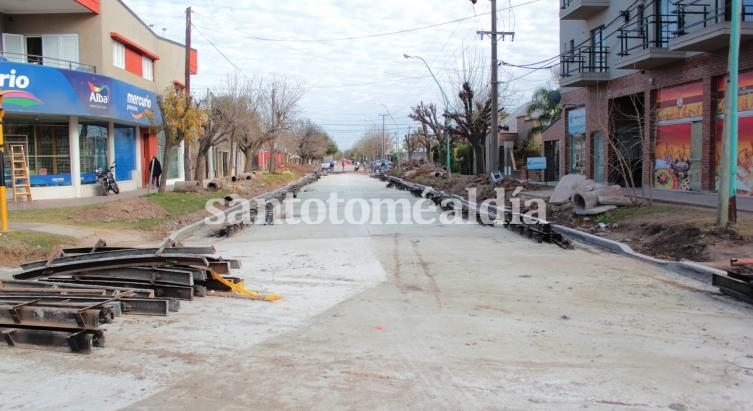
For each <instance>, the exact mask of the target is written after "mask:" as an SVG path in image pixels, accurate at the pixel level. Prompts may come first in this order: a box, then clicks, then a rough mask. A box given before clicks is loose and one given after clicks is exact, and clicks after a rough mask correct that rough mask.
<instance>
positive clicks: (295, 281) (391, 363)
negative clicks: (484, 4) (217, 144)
mask: <svg viewBox="0 0 753 411" xmlns="http://www.w3.org/2000/svg"><path fill="white" fill-rule="evenodd" d="M332 193H337V194H338V195H339V196H340V198H344V199H345V200H346V201H347V200H348V199H353V198H361V199H364V200H366V201H369V200H371V199H395V200H398V199H408V200H409V201H411V202H414V201H419V199H417V198H415V197H413V196H411V195H410V193H408V192H405V191H398V190H395V189H391V188H387V187H386V184H385V183H384V182H381V181H379V180H376V179H372V178H369V177H367V176H364V175H354V174H341V175H330V176H327V177H324V178H323V179H321V180H319V181H318V182H316V183H314V184H311V185H309V186H306V187H305V188H303V189H302V190H301V191H300V192H299V193H298V198H299V199H301V200H303V201H305V200H307V199H317V198H318V199H321V200H324V201H326V200H327V198H329V196H330V195H331V194H332ZM340 207H341V208H344V207H343V206H342V205H340ZM337 211H338V214H340V213H342V212H343V211H344V210H342V209H340V208H338V210H337ZM296 213H299V211H296ZM398 221H400V218H398ZM211 233H212V230H210V229H209V228H207V229H204V230H199V231H197V232H196V233H195V234H194V235H192V236H191V237H189V238H187V239H186V240H184V241H183V242H184V246H187V247H207V246H209V245H213V246H214V249H215V251H216V253H217V255H219V256H221V257H222V258H225V259H228V260H237V261H238V263H239V266H240V268H237V269H232V272H231V273H229V274H232V276H234V277H238V278H240V279H242V280H243V281H244V284H245V287H246V288H249V289H254V290H258V291H259V292H260V293H262V294H264V295H280V296H282V297H283V298H282V299H280V300H277V301H273V302H267V301H256V300H248V299H237V298H227V297H218V296H213V295H211V292H210V293H209V296H208V297H206V298H196V299H193V300H192V301H190V302H185V303H183V304H181V307H180V310H179V311H178V312H170V313H169V315H167V316H163V317H154V316H137V315H124V316H121V317H117V318H116V319H115V321H113V322H112V323H109V324H105V325H103V327H104V328H106V333H107V343H106V348H97V347H94V348H93V349H92V350H91V353H90V354H84V355H77V354H71V353H67V352H53V351H40V350H31V349H16V348H8V349H6V348H2V349H0V372H2V374H3V375H5V376H6V377H7V378H4V381H3V383H2V384H0V395H1V396H2V399H3V400H2V406H0V408H3V409H56V410H61V409H62V410H65V409H82V408H86V409H96V408H99V409H102V408H104V409H123V408H124V409H161V410H162V409H176V410H177V409H180V410H184V409H248V408H250V407H254V408H260V409H270V408H280V409H298V408H305V409H332V408H338V409H339V408H349V409H374V408H379V409H405V408H417V409H484V408H487V409H559V410H562V409H576V408H577V409H582V408H586V407H587V408H589V409H674V410H683V409H687V410H691V409H751V408H752V406H751V405H750V395H749V394H750V392H751V390H753V307H752V306H751V305H748V304H745V303H743V302H739V301H737V300H734V299H732V298H730V297H727V296H724V295H722V294H720V293H719V291H718V290H717V289H716V288H714V287H712V286H710V285H706V284H703V283H701V282H698V281H695V280H692V279H689V278H685V277H682V276H679V275H677V274H674V273H670V272H667V271H664V270H662V269H660V268H658V267H655V266H652V265H648V264H646V263H643V262H640V261H637V260H633V259H628V258H626V257H622V256H619V255H616V254H612V253H609V252H605V251H602V250H598V249H594V248H591V247H588V246H585V245H582V244H575V247H574V249H564V248H561V247H559V246H557V245H555V244H550V243H546V242H542V243H539V242H537V241H534V240H533V239H531V238H527V237H525V236H521V235H518V234H517V233H515V232H514V231H513V230H506V229H502V228H499V227H489V226H483V225H478V224H442V223H441V222H438V221H436V222H434V223H433V224H430V225H420V224H380V225H373V224H347V223H346V224H331V223H330V222H329V220H325V221H324V222H323V223H321V224H296V225H292V224H271V225H262V224H254V225H250V226H248V227H244V229H242V230H239V231H237V232H235V233H234V235H232V236H230V237H227V238H217V237H210V236H209V234H211ZM6 278H7V277H6Z"/></svg>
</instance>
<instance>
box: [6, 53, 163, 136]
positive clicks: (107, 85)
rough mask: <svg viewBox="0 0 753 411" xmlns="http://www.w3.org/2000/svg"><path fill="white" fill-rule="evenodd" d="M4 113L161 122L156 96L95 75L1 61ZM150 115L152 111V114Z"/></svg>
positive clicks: (128, 121)
mask: <svg viewBox="0 0 753 411" xmlns="http://www.w3.org/2000/svg"><path fill="white" fill-rule="evenodd" d="M0 92H2V93H3V95H4V96H5V99H4V106H5V107H4V108H5V111H6V112H7V113H11V114H12V113H33V114H53V115H64V116H80V117H84V118H86V117H92V118H96V119H105V120H116V121H120V122H124V123H132V124H140V125H149V117H152V118H153V119H154V121H160V119H161V116H160V114H159V108H158V106H157V104H156V102H157V95H156V94H155V93H153V92H151V91H149V90H145V89H142V88H139V87H135V86H132V85H130V84H128V83H125V82H122V81H119V80H116V79H113V78H110V77H106V76H100V75H98V74H92V73H85V72H80V71H73V70H62V69H57V68H53V67H46V66H40V65H36V64H22V63H8V62H0ZM149 114H152V115H151V116H150V115H149Z"/></svg>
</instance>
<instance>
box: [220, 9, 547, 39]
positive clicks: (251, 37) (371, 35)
mask: <svg viewBox="0 0 753 411" xmlns="http://www.w3.org/2000/svg"><path fill="white" fill-rule="evenodd" d="M539 1H540V0H529V1H527V2H524V3H519V4H515V5H514V6H511V7H521V6H525V5H528V4H532V3H537V2H539ZM507 9H508V8H507V7H504V8H499V9H497V11H504V10H507ZM486 14H491V11H489V12H487V13H482V15H486ZM476 17H477V16H476V15H474V16H469V17H463V18H459V19H455V20H450V21H446V22H442V23H436V24H430V25H428V26H421V27H413V28H409V29H403V30H397V31H391V32H386V33H375V34H365V35H361V36H349V37H339V38H323V39H279V38H269V37H259V36H253V35H248V34H237V33H235V34H236V35H239V36H240V37H244V38H247V39H250V40H256V41H270V42H302V43H308V42H330V41H350V40H362V39H370V38H378V37H386V36H394V35H397V34H405V33H410V32H414V31H419V30H426V29H431V28H435V27H440V26H446V25H448V24H454V23H457V22H460V21H464V20H470V19H474V18H476ZM208 31H214V32H215V33H221V34H230V33H223V32H221V31H217V30H208Z"/></svg>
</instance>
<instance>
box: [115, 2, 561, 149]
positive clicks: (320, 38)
mask: <svg viewBox="0 0 753 411" xmlns="http://www.w3.org/2000/svg"><path fill="white" fill-rule="evenodd" d="M124 2H125V3H126V4H127V5H128V6H129V7H130V8H131V9H132V10H133V11H134V12H136V14H137V15H139V17H141V19H142V20H144V22H145V23H147V24H153V25H154V26H153V30H154V31H155V32H156V33H157V34H160V35H161V34H163V33H164V35H165V37H167V38H169V39H172V40H175V41H179V42H181V43H182V42H184V40H185V9H186V7H188V6H189V5H190V6H191V7H192V9H193V17H192V19H193V24H194V26H195V29H194V31H193V35H192V42H193V46H194V47H195V48H197V49H198V51H199V74H198V75H196V76H193V77H192V79H191V88H192V91H193V92H194V93H195V94H205V93H206V90H207V89H212V90H217V89H221V88H222V87H223V81H224V79H225V77H226V76H227V74H228V73H230V72H233V71H236V70H237V69H236V68H235V67H234V66H237V67H238V68H239V69H240V70H241V71H242V73H243V74H244V75H245V76H248V77H250V78H259V77H260V76H261V77H264V78H269V77H272V76H275V75H277V76H284V77H285V78H286V79H288V80H290V81H297V82H300V83H301V84H302V85H303V86H304V88H305V90H306V93H305V96H304V98H303V99H302V100H301V102H300V107H299V112H300V116H301V117H302V118H309V119H311V120H312V121H314V122H316V123H318V124H320V125H321V126H322V128H324V129H325V130H326V131H327V132H328V133H329V134H330V135H331V136H332V137H333V138H334V140H335V141H336V142H337V143H338V145H339V146H340V148H341V149H347V148H350V147H351V146H352V144H353V143H354V142H355V141H356V140H358V138H360V137H361V136H362V135H363V134H364V132H366V131H367V130H368V129H370V128H372V129H373V128H378V129H381V127H382V117H380V116H379V114H390V116H388V117H386V119H385V124H386V129H387V132H388V133H391V134H392V135H393V136H394V133H395V131H396V130H397V133H399V134H400V135H404V134H406V133H407V131H408V127H409V126H410V127H414V128H415V127H416V124H415V123H413V122H412V121H411V120H410V119H409V118H408V113H409V111H410V106H411V105H415V104H417V103H418V102H420V101H424V102H433V103H436V104H437V105H438V106H439V107H440V108H441V107H442V106H443V103H442V101H443V100H442V97H441V93H440V92H439V89H438V87H437V86H436V84H435V82H434V80H432V78H431V75H430V74H429V71H428V70H427V69H426V66H425V65H424V64H423V63H422V62H421V61H420V60H417V59H404V58H403V53H407V54H410V55H418V56H421V57H423V58H424V59H425V60H426V61H427V63H428V64H429V66H430V67H431V69H432V70H433V71H434V73H435V74H436V76H437V78H438V80H439V82H440V83H441V84H442V87H443V88H444V89H445V92H446V93H447V95H448V97H449V98H450V99H451V100H457V97H456V95H457V91H456V85H457V84H458V78H460V74H461V73H462V72H463V61H464V60H466V61H469V60H470V61H476V62H478V61H480V60H481V59H485V62H484V64H486V65H487V66H488V65H490V63H491V60H490V56H491V45H490V41H489V38H488V37H486V38H484V40H481V39H480V38H479V36H478V35H477V34H476V32H477V31H480V30H486V31H488V30H490V29H491V16H490V11H491V2H490V1H488V0H479V1H478V2H477V3H478V4H476V5H475V6H474V5H473V4H472V3H471V1H470V0H381V1H374V0H309V1H302V0H275V1H269V0H247V1H238V2H217V1H214V0H193V1H190V2H188V1H185V0H180V1H168V0H124ZM220 4H221V5H220ZM497 9H498V10H499V12H498V16H497V21H498V23H497V24H498V28H497V29H498V31H514V32H515V39H514V41H511V39H510V38H509V37H508V38H506V39H505V41H500V43H499V47H498V50H499V51H498V53H499V59H500V60H503V61H506V62H509V63H512V64H518V65H521V64H527V63H533V62H537V61H540V60H545V59H548V58H551V57H553V56H555V55H556V54H558V53H559V46H558V44H559V34H558V33H559V22H558V13H559V1H557V0H498V1H497ZM461 19H462V20H461ZM427 26H433V27H427ZM163 29H164V30H163ZM210 42H211V43H213V44H214V46H213V45H212V44H211V43H210ZM223 54H224V56H223ZM464 55H465V56H466V58H465V59H464V58H463V56H464ZM467 66H468V64H466V67H467ZM487 72H488V69H487ZM521 76H524V77H522V78H520V77H521ZM500 80H512V81H510V83H509V84H510V87H511V89H512V90H513V91H514V93H513V94H512V96H511V97H510V98H508V99H507V101H505V100H503V101H502V102H501V104H502V106H503V107H505V109H506V110H507V111H512V110H514V109H515V107H516V106H517V105H519V104H521V103H522V102H524V101H525V100H526V99H528V98H530V95H531V93H532V92H533V90H534V89H535V88H537V87H538V86H554V83H553V79H552V73H551V71H550V70H539V71H530V70H524V69H516V68H509V67H503V68H502V69H501V72H500Z"/></svg>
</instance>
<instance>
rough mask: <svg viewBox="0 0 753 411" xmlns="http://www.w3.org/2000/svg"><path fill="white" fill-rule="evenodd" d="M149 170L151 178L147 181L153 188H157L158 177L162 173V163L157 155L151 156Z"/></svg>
mask: <svg viewBox="0 0 753 411" xmlns="http://www.w3.org/2000/svg"><path fill="white" fill-rule="evenodd" d="M149 170H150V173H151V176H152V180H151V181H150V182H149V184H151V185H152V186H153V187H154V188H159V178H160V176H161V175H162V164H160V163H159V160H157V155H156V154H155V155H153V156H152V161H150V162H149Z"/></svg>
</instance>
